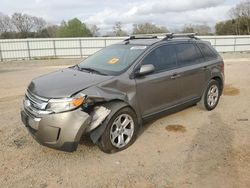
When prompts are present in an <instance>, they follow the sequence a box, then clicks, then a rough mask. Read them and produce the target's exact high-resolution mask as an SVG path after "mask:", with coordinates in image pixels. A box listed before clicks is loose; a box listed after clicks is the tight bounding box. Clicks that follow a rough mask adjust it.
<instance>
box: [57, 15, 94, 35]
mask: <svg viewBox="0 0 250 188" xmlns="http://www.w3.org/2000/svg"><path fill="white" fill-rule="evenodd" d="M57 36H58V37H91V36H92V34H91V31H90V30H89V28H88V27H87V26H86V24H84V23H82V22H81V21H80V20H79V19H77V18H74V19H72V20H69V21H68V22H67V23H66V22H64V21H63V22H62V23H61V26H60V27H59V30H58V32H57Z"/></svg>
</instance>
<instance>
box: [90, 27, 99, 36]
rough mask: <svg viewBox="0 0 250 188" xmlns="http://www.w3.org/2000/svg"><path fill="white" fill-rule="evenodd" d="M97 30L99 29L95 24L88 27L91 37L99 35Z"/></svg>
mask: <svg viewBox="0 0 250 188" xmlns="http://www.w3.org/2000/svg"><path fill="white" fill-rule="evenodd" d="M99 30H100V28H98V27H97V26H96V25H92V26H91V27H90V32H91V34H92V36H93V37H97V36H99Z"/></svg>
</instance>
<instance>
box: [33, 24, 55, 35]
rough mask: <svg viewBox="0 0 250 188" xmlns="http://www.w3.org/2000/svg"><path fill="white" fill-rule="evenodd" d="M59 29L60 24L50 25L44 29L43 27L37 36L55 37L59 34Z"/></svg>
mask: <svg viewBox="0 0 250 188" xmlns="http://www.w3.org/2000/svg"><path fill="white" fill-rule="evenodd" d="M58 30H59V26H57V25H50V26H48V27H46V28H44V29H42V30H41V31H40V32H39V33H38V35H37V37H41V38H53V37H56V36H57V32H58Z"/></svg>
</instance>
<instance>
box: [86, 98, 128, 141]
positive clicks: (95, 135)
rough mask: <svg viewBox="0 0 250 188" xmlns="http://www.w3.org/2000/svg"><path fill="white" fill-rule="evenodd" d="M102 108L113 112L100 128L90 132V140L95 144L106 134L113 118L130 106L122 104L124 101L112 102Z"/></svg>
mask: <svg viewBox="0 0 250 188" xmlns="http://www.w3.org/2000/svg"><path fill="white" fill-rule="evenodd" d="M102 106H104V107H105V108H108V109H110V110H111V112H110V114H109V115H108V117H107V118H106V119H105V120H104V122H103V123H102V124H101V125H100V126H98V127H97V128H96V129H94V130H93V131H91V132H90V138H91V140H92V142H93V143H94V144H95V143H96V142H97V141H98V140H99V138H100V137H101V136H102V134H103V133H104V131H105V129H106V127H107V124H108V122H109V121H110V119H111V118H112V116H113V115H114V114H115V113H116V112H117V111H119V110H120V109H122V108H124V107H127V106H129V105H128V104H127V103H125V102H122V101H111V102H108V103H105V104H103V105H102Z"/></svg>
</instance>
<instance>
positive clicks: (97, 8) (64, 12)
mask: <svg viewBox="0 0 250 188" xmlns="http://www.w3.org/2000/svg"><path fill="white" fill-rule="evenodd" d="M238 2H239V0H238V1H237V0H121V1H118V0H0V4H1V8H0V12H2V13H4V14H8V15H11V14H13V13H14V12H22V13H27V14H31V15H34V16H38V17H43V18H44V19H46V20H47V21H48V22H50V23H53V24H58V23H60V22H61V20H68V19H71V18H74V17H77V18H79V19H81V20H82V21H83V22H85V23H87V24H96V25H97V26H98V27H99V28H100V29H101V30H102V32H106V31H109V30H111V29H112V26H113V25H114V23H115V22H117V21H121V22H122V23H123V24H124V28H125V29H128V30H129V29H131V27H132V24H134V23H143V22H151V23H154V24H157V25H161V26H166V27H167V28H169V29H171V30H174V29H178V28H181V27H183V25H185V24H190V23H192V24H208V25H210V26H214V25H215V23H216V22H218V21H221V20H225V19H227V18H228V10H229V9H230V8H231V7H232V6H234V5H235V4H237V3H238Z"/></svg>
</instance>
